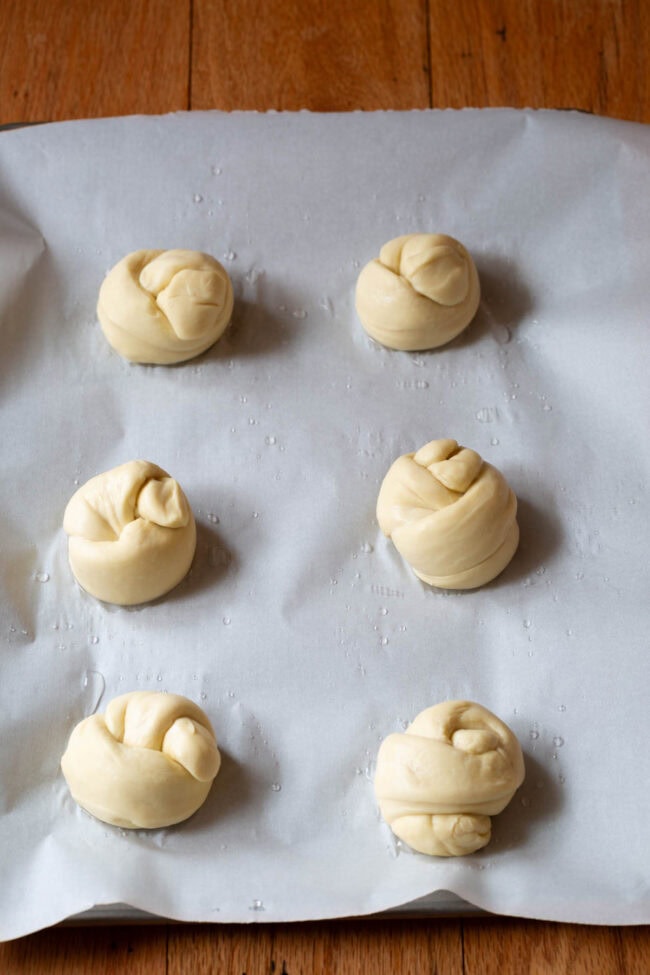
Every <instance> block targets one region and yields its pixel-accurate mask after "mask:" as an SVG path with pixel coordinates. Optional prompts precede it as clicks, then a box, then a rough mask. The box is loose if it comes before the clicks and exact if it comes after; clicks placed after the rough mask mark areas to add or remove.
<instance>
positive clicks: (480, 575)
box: [377, 440, 519, 589]
mask: <svg viewBox="0 0 650 975" xmlns="http://www.w3.org/2000/svg"><path fill="white" fill-rule="evenodd" d="M377 520H378V521H379V526H380V528H381V530H382V532H383V533H384V535H386V536H387V537H388V538H390V539H392V541H393V543H394V545H395V547H396V548H397V550H398V552H399V553H400V554H401V555H402V556H403V557H404V558H405V559H406V561H407V562H408V563H409V565H410V566H411V568H412V569H413V571H414V572H415V574H416V575H417V576H418V578H420V579H422V581H423V582H426V583H428V584H429V585H431V586H438V587H439V588H441V589H475V588H476V587H477V586H482V585H484V584H485V583H487V582H490V580H491V579H494V577H495V576H497V575H498V574H499V573H500V572H502V571H503V569H505V567H506V566H507V564H508V563H509V562H510V559H511V558H512V556H513V555H514V553H515V551H516V549H517V545H518V544H519V526H518V524H517V499H516V497H515V495H514V493H513V491H512V489H511V488H510V486H509V485H508V482H507V481H506V479H505V478H504V476H503V475H502V474H501V473H500V471H498V470H497V469H496V468H495V467H492V465H491V464H488V463H486V462H485V461H484V460H483V459H482V458H481V457H480V456H479V454H477V453H476V451H474V450H469V449H468V448H467V447H461V446H459V445H458V443H456V441H455V440H432V441H431V442H430V443H428V444H425V446H424V447H422V448H420V450H418V451H417V452H416V453H415V454H404V455H403V456H402V457H399V458H398V459H397V460H396V461H395V463H394V464H393V465H392V466H391V467H390V469H389V470H388V473H387V474H386V477H385V478H384V481H383V483H382V485H381V488H380V490H379V497H378V499H377Z"/></svg>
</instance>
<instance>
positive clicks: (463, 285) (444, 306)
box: [356, 234, 481, 352]
mask: <svg viewBox="0 0 650 975" xmlns="http://www.w3.org/2000/svg"><path fill="white" fill-rule="evenodd" d="M480 297H481V288H480V285H479V280H478V273H477V271H476V266H475V264H474V261H473V260H472V258H471V257H470V255H469V253H468V252H467V251H466V250H465V248H464V247H463V245H462V244H461V243H459V241H457V240H454V238H453V237H447V236H446V235H445V234H406V235H405V236H403V237H395V238H394V240H389V241H388V243H387V244H384V246H383V247H382V249H381V250H380V252H379V258H375V260H372V261H370V263H369V264H366V266H365V267H364V268H363V270H362V271H361V274H360V275H359V279H358V281H357V292H356V308H357V314H358V316H359V318H360V319H361V324H362V325H363V327H364V328H365V330H366V332H368V334H369V335H371V336H372V338H373V339H376V340H377V342H381V344H382V345H387V346H388V347H389V348H391V349H403V350H405V351H411V352H413V351H416V350H417V349H435V348H436V347H437V346H439V345H444V344H445V342H450V341H451V339H453V338H455V337H456V335H458V333H459V332H462V330H463V329H464V328H465V327H466V326H467V325H469V323H470V322H471V320H472V318H473V317H474V315H475V314H476V310H477V308H478V304H479V300H480Z"/></svg>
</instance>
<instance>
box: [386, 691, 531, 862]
mask: <svg viewBox="0 0 650 975" xmlns="http://www.w3.org/2000/svg"><path fill="white" fill-rule="evenodd" d="M524 774H525V770H524V759H523V755H522V751H521V746H520V745H519V742H518V741H517V738H516V737H515V735H514V734H513V733H512V731H511V730H510V728H508V726H507V725H506V724H504V723H503V721H501V720H500V719H499V718H497V717H496V715H494V714H492V712H491V711H488V710H487V708H484V707H482V706H481V705H480V704H475V703H474V702H472V701H443V702H442V703H441V704H436V705H434V707H431V708H427V710H426V711H422V712H421V713H420V714H418V716H417V717H416V718H415V720H414V721H413V722H412V724H410V725H409V727H408V728H407V729H406V731H405V732H404V733H403V734H392V735H389V736H388V737H387V738H385V739H384V741H383V742H382V744H381V746H380V748H379V753H378V756H377V771H376V774H375V794H376V796H377V801H378V803H379V808H380V811H381V814H382V816H383V818H384V819H385V820H386V822H387V823H388V824H389V826H390V827H391V829H392V830H393V832H394V833H395V835H396V836H398V837H399V838H400V839H401V840H404V842H405V843H407V844H408V845H409V846H410V847H412V848H413V849H414V850H417V851H418V852H420V853H427V854H429V855H431V856H464V855H465V854H466V853H473V852H474V851H476V850H479V849H481V847H483V846H486V845H487V843H489V841H490V836H491V820H490V817H491V816H495V815H496V814H497V813H500V812H501V810H502V809H504V808H505V807H506V806H507V804H508V803H509V802H510V800H511V799H512V797H513V795H514V793H515V792H516V790H517V789H518V788H519V786H520V785H521V783H522V782H523V781H524Z"/></svg>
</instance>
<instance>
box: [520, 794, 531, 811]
mask: <svg viewBox="0 0 650 975" xmlns="http://www.w3.org/2000/svg"><path fill="white" fill-rule="evenodd" d="M521 804H522V806H524V808H525V807H527V806H530V799H528V798H527V797H526V796H522V797H521Z"/></svg>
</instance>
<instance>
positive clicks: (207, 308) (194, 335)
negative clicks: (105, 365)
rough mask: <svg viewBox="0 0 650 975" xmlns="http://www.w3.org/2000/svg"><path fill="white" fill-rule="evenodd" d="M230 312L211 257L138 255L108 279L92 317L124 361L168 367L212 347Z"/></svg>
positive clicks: (220, 272)
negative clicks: (99, 324)
mask: <svg viewBox="0 0 650 975" xmlns="http://www.w3.org/2000/svg"><path fill="white" fill-rule="evenodd" d="M232 309H233V290H232V284H231V282H230V278H229V277H228V274H227V273H226V271H225V269H224V268H223V267H222V266H221V264H220V263H219V261H217V260H215V259H214V257H210V255H209V254H203V253H201V252H200V251H190V250H169V251H159V250H141V251H134V252H133V253H132V254H128V255H127V256H126V257H124V258H123V259H122V260H121V261H119V262H118V263H117V264H116V265H115V267H114V268H113V269H112V270H111V271H109V273H108V274H107V276H106V278H105V279H104V282H103V284H102V286H101V288H100V290H99V302H98V304H97V317H98V318H99V321H100V323H101V326H102V330H103V332H104V335H105V336H106V338H107V339H108V341H109V342H110V344H111V345H112V346H113V348H114V349H115V350H116V351H117V352H119V353H120V355H122V356H124V358H125V359H129V360H130V361H131V362H142V363H153V364H156V365H169V364H170V363H174V362H183V361H184V360H186V359H191V358H193V357H194V356H197V355H200V354H201V352H205V350H206V349H208V348H209V347H210V346H211V345H214V343H215V342H216V341H217V339H219V338H220V337H221V335H222V334H223V332H224V331H225V329H226V326H227V325H228V323H229V322H230V317H231V315H232Z"/></svg>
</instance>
